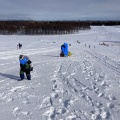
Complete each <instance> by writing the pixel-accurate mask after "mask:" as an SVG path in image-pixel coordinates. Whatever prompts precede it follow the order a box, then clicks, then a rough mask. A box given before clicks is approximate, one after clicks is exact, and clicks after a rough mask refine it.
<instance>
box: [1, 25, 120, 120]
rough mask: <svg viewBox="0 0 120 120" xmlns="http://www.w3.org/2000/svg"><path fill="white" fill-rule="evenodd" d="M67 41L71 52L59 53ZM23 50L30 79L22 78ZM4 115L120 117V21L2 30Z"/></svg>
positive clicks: (21, 118) (75, 119)
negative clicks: (59, 29)
mask: <svg viewBox="0 0 120 120" xmlns="http://www.w3.org/2000/svg"><path fill="white" fill-rule="evenodd" d="M19 42H20V43H22V45H23V47H22V49H17V44H18V43H19ZM64 42H66V43H68V44H69V51H70V52H71V53H72V56H69V57H59V54H60V47H61V45H62V44H63V43H64ZM103 42H104V43H105V44H107V45H108V46H105V45H100V44H102V43H103ZM89 45H90V48H89ZM20 54H23V55H27V56H29V58H30V59H31V60H32V65H33V67H34V70H33V71H32V72H31V76H32V79H31V80H27V79H24V80H23V81H18V80H19V79H20V77H19V69H20V66H19V59H18V58H19V55H20ZM0 120H120V26H91V30H83V31H82V30H81V31H79V33H76V34H69V35H39V36H36V35H28V36H27V35H0Z"/></svg>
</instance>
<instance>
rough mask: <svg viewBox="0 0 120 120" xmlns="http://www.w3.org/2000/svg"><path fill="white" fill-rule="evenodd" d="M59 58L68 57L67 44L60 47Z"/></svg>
mask: <svg viewBox="0 0 120 120" xmlns="http://www.w3.org/2000/svg"><path fill="white" fill-rule="evenodd" d="M60 56H61V57H66V56H68V44H67V43H64V44H63V45H62V46H61V54H60Z"/></svg>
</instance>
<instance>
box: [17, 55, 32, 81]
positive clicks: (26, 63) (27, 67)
mask: <svg viewBox="0 0 120 120" xmlns="http://www.w3.org/2000/svg"><path fill="white" fill-rule="evenodd" d="M19 61H20V78H21V80H23V79H24V78H25V75H24V73H25V74H26V77H27V79H28V80H31V74H30V72H31V71H32V70H33V67H31V63H32V62H31V60H30V59H29V57H28V56H24V55H20V56H19Z"/></svg>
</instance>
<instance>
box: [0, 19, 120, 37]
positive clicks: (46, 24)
mask: <svg viewBox="0 0 120 120" xmlns="http://www.w3.org/2000/svg"><path fill="white" fill-rule="evenodd" d="M91 25H93V26H94V25H95V26H101V25H105V26H111V25H120V21H24V20H19V21H10V20H8V21H0V34H3V35H10V34H11V35H12V34H22V35H53V34H72V33H76V32H78V31H79V30H87V29H90V26H91Z"/></svg>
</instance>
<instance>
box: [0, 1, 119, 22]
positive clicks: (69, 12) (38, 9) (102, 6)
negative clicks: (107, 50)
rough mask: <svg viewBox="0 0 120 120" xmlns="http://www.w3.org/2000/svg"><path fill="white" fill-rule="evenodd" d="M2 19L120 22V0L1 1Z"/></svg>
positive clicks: (0, 12)
mask: <svg viewBox="0 0 120 120" xmlns="http://www.w3.org/2000/svg"><path fill="white" fill-rule="evenodd" d="M0 19H22V20H26V19H30V20H120V0H0Z"/></svg>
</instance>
